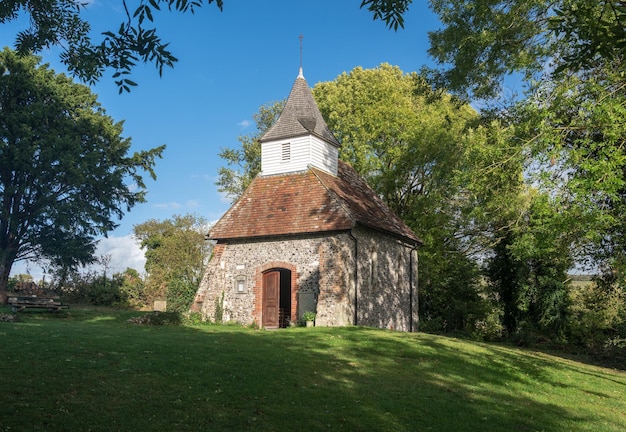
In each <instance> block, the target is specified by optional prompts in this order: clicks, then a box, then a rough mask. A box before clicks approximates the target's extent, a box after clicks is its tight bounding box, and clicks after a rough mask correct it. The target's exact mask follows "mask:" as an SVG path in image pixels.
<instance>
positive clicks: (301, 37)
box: [298, 33, 304, 75]
mask: <svg viewBox="0 0 626 432" xmlns="http://www.w3.org/2000/svg"><path fill="white" fill-rule="evenodd" d="M298 39H300V75H302V39H304V36H302V33H300V36H298Z"/></svg>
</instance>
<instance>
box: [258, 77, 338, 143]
mask: <svg viewBox="0 0 626 432" xmlns="http://www.w3.org/2000/svg"><path fill="white" fill-rule="evenodd" d="M308 134H311V135H315V136H317V137H318V138H320V139H322V140H324V141H326V142H327V143H329V144H331V145H333V146H335V147H339V141H337V138H335V136H334V135H333V133H332V132H331V131H330V129H329V128H328V125H327V124H326V121H325V120H324V117H322V113H321V112H320V110H319V108H318V107H317V104H316V103H315V99H313V94H312V93H311V90H310V89H309V86H308V84H307V82H306V80H305V79H304V75H303V73H302V68H300V71H299V74H298V77H297V78H296V82H295V83H294V84H293V87H292V88H291V93H289V97H288V98H287V102H286V103H285V107H284V108H283V111H282V112H281V113H280V116H279V117H278V120H276V123H274V125H272V127H270V128H269V129H268V130H267V132H265V134H264V135H263V136H262V137H261V139H260V140H259V141H261V142H267V141H275V140H281V139H288V138H294V137H298V136H303V135H308Z"/></svg>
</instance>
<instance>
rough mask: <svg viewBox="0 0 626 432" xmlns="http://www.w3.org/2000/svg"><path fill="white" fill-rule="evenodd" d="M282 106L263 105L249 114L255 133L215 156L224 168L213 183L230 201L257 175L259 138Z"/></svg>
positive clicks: (259, 155) (274, 119)
mask: <svg viewBox="0 0 626 432" xmlns="http://www.w3.org/2000/svg"><path fill="white" fill-rule="evenodd" d="M284 106H285V101H284V100H283V101H281V102H273V103H269V104H266V105H263V106H261V107H260V108H259V111H258V112H256V113H255V114H254V115H253V118H254V121H255V122H256V131H255V132H254V134H253V135H245V136H240V137H239V138H238V140H239V142H240V143H241V148H239V149H232V148H222V149H221V150H220V153H219V157H221V158H222V159H224V160H225V161H226V164H227V165H228V167H221V168H220V169H219V178H218V180H217V182H216V184H217V186H218V190H219V191H220V192H226V195H227V196H228V197H229V198H231V199H232V200H233V201H234V200H236V199H237V198H238V197H239V196H240V195H241V194H242V193H243V191H245V190H246V188H247V187H248V185H249V184H250V182H252V180H254V178H255V177H256V176H257V174H258V173H259V172H261V143H260V142H259V139H260V138H261V137H262V136H263V134H264V133H265V132H266V131H267V130H268V129H269V128H270V127H271V126H272V125H273V124H274V122H275V121H276V120H277V119H278V116H279V115H280V112H281V111H282V109H283V107H284Z"/></svg>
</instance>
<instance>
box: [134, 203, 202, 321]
mask: <svg viewBox="0 0 626 432" xmlns="http://www.w3.org/2000/svg"><path fill="white" fill-rule="evenodd" d="M206 231H207V221H206V220H205V219H203V218H202V217H199V216H195V215H191V214H187V215H184V216H180V215H175V216H174V217H173V218H171V219H166V220H163V221H158V220H155V219H151V220H149V221H146V222H144V223H141V224H138V225H135V226H134V227H133V232H134V234H135V238H136V239H137V241H138V242H139V244H140V245H141V247H142V248H144V249H145V251H146V273H147V278H146V283H145V291H146V292H145V297H147V298H149V299H158V298H160V299H167V300H168V310H175V311H179V312H185V311H187V310H189V306H190V305H191V301H192V300H193V296H194V294H195V293H196V291H197V290H198V286H199V285H200V280H201V279H202V275H203V273H202V271H203V269H204V264H205V263H206V260H207V259H208V257H209V254H210V252H211V250H212V244H210V243H208V242H207V241H206V240H205V235H206Z"/></svg>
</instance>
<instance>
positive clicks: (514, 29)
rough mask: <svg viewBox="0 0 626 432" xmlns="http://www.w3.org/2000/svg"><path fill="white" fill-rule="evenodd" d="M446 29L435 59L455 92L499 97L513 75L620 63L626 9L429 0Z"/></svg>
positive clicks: (591, 1) (520, 0)
mask: <svg viewBox="0 0 626 432" xmlns="http://www.w3.org/2000/svg"><path fill="white" fill-rule="evenodd" d="M430 3H431V7H432V9H433V10H434V11H435V12H436V13H437V14H438V16H439V19H440V20H441V22H442V24H443V28H442V29H440V30H437V31H435V32H431V34H430V41H431V48H430V49H429V53H430V54H431V55H432V56H433V57H434V58H435V59H436V60H437V61H438V62H439V63H440V64H441V65H442V66H443V67H444V71H443V73H441V74H439V78H442V79H443V81H444V82H445V84H446V85H447V87H448V88H450V89H452V90H455V91H460V92H468V93H469V94H470V95H473V96H475V97H493V96H497V95H498V94H499V92H500V90H501V84H502V82H503V81H502V80H503V78H504V77H505V76H507V75H508V74H511V73H521V74H522V75H523V76H525V77H526V78H527V79H530V78H533V77H537V76H538V75H543V74H545V73H546V72H547V73H549V74H550V75H553V76H554V77H555V78H557V77H558V76H560V75H561V74H563V73H565V74H567V73H572V72H578V71H581V70H589V69H592V68H595V67H596V65H597V63H598V61H599V60H603V61H609V62H611V61H613V60H618V61H621V59H623V55H624V49H625V48H626V29H625V26H626V4H625V2H623V1H616V0H556V1H553V0H512V1H511V0H430Z"/></svg>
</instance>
